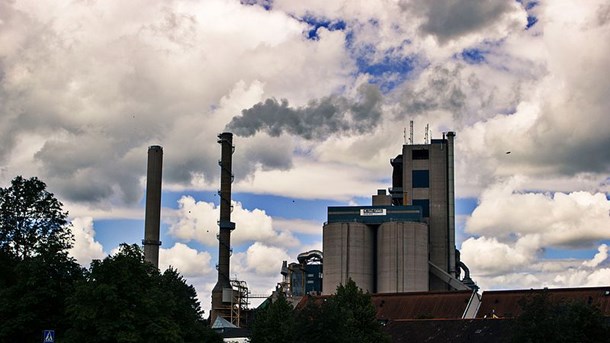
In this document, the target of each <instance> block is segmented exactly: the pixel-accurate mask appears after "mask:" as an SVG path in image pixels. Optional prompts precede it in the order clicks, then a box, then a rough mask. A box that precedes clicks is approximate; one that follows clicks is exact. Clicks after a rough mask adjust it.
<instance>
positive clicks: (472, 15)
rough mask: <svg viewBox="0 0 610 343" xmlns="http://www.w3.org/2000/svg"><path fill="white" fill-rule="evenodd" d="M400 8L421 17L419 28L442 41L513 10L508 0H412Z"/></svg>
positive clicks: (457, 36) (462, 33)
mask: <svg viewBox="0 0 610 343" xmlns="http://www.w3.org/2000/svg"><path fill="white" fill-rule="evenodd" d="M402 7H403V8H404V9H407V10H411V11H412V12H413V13H414V14H416V15H418V16H419V17H420V18H423V23H422V24H421V26H420V29H421V31H422V32H423V33H425V34H429V35H432V36H434V37H436V38H437V39H438V41H439V42H440V43H441V44H443V43H446V42H447V41H450V40H452V39H456V38H459V37H461V36H464V35H467V34H470V33H473V32H477V31H480V30H484V29H486V28H488V27H490V26H491V25H493V24H494V23H497V22H499V21H500V20H501V19H502V17H503V16H505V15H510V14H511V13H512V12H514V11H515V9H516V7H515V6H514V5H513V4H512V3H511V2H510V1H489V0H488V1H480V0H448V1H414V2H410V3H403V5H402Z"/></svg>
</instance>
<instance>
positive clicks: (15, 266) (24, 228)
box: [0, 176, 82, 342]
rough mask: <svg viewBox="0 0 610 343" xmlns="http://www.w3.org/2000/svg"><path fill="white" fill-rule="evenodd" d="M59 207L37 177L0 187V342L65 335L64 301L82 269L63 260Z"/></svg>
mask: <svg viewBox="0 0 610 343" xmlns="http://www.w3.org/2000/svg"><path fill="white" fill-rule="evenodd" d="M61 206H62V205H61V203H60V202H59V201H58V200H57V199H55V197H54V196H53V194H52V193H49V192H48V191H47V190H46V185H45V184H44V182H42V181H40V180H38V179H37V178H31V179H24V178H22V177H21V176H18V177H16V178H15V179H13V180H12V182H11V186H10V187H8V188H0V299H2V301H0V341H2V342H4V341H11V342H32V341H39V340H40V336H41V335H42V330H44V329H56V330H57V331H58V333H61V332H65V330H66V329H67V327H68V325H69V324H68V322H67V320H65V318H66V311H65V309H66V306H65V300H66V298H67V296H68V295H69V294H70V293H71V292H72V290H73V286H74V284H75V283H76V281H77V280H79V279H80V278H81V277H82V269H81V268H80V266H79V265H78V264H77V263H76V261H75V260H74V259H73V258H71V257H69V256H68V252H67V249H68V248H70V247H71V246H72V235H71V232H70V228H69V225H68V221H67V213H66V212H64V211H63V210H62V209H61Z"/></svg>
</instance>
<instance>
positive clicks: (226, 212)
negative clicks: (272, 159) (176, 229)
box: [210, 132, 235, 323]
mask: <svg viewBox="0 0 610 343" xmlns="http://www.w3.org/2000/svg"><path fill="white" fill-rule="evenodd" d="M218 143H219V144H220V146H221V159H220V161H219V162H218V163H219V164H220V191H219V192H218V194H219V195H220V220H219V221H218V226H219V233H218V236H217V237H218V265H217V269H218V281H217V282H216V286H214V289H213V290H212V311H211V314H210V321H211V323H214V321H215V320H216V317H218V316H221V317H224V318H225V319H226V318H227V317H231V307H232V302H233V301H232V299H233V287H232V285H231V280H230V278H229V258H230V257H231V253H232V249H231V231H233V230H234V229H235V223H233V222H231V210H232V206H231V183H232V182H233V173H232V169H231V168H232V157H233V152H234V150H235V148H234V146H233V134H232V133H230V132H223V133H221V134H219V135H218Z"/></svg>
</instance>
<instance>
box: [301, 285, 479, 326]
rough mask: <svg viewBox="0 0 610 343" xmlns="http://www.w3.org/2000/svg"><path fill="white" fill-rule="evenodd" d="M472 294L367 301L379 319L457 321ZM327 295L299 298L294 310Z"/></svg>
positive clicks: (388, 296) (419, 294)
mask: <svg viewBox="0 0 610 343" xmlns="http://www.w3.org/2000/svg"><path fill="white" fill-rule="evenodd" d="M471 296H472V291H454V292H412V293H384V294H372V295H371V300H372V302H373V305H374V306H375V309H376V310H377V319H379V320H400V319H460V318H462V315H463V314H464V311H465V310H466V307H467V306H468V302H469V301H470V298H471ZM328 297H329V295H323V296H314V297H307V296H305V297H303V299H301V301H300V302H299V303H298V304H297V306H296V308H297V309H299V308H303V307H304V306H305V304H306V303H307V302H308V301H311V300H313V301H315V302H316V303H320V302H322V301H324V299H326V298H328Z"/></svg>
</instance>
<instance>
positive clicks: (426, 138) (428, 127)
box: [424, 124, 430, 144]
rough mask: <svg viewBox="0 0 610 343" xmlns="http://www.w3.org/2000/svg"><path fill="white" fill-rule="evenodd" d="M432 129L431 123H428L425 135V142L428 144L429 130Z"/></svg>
mask: <svg viewBox="0 0 610 343" xmlns="http://www.w3.org/2000/svg"><path fill="white" fill-rule="evenodd" d="M429 130H430V124H426V135H425V136H424V144H428V143H429V140H428V138H429V137H428V131H429Z"/></svg>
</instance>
